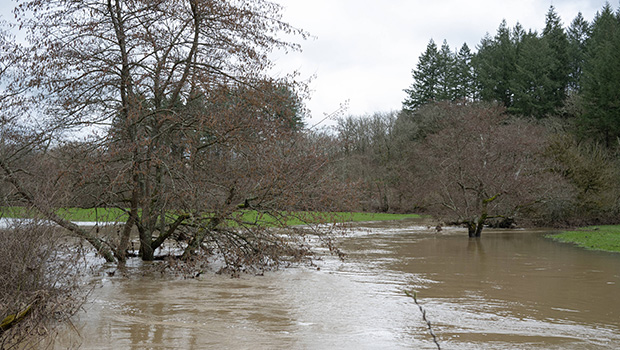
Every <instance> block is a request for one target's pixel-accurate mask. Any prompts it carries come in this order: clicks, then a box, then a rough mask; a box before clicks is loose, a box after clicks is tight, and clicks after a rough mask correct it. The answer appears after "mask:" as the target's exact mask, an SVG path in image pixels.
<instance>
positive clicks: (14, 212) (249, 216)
mask: <svg viewBox="0 0 620 350" xmlns="http://www.w3.org/2000/svg"><path fill="white" fill-rule="evenodd" d="M0 210H1V211H2V216H3V217H6V218H28V217H32V215H33V214H31V213H28V212H27V211H26V210H25V209H24V208H22V207H4V208H1V209H0ZM57 214H58V215H59V216H61V217H63V218H65V219H67V220H70V221H75V222H80V221H81V222H124V221H126V220H127V214H126V213H125V212H124V211H122V210H121V209H118V208H91V209H83V208H65V209H60V210H58V211H57ZM238 214H239V215H240V216H241V218H242V220H243V221H248V222H252V221H255V220H260V221H261V223H262V224H266V225H270V224H272V225H274V226H275V225H277V224H276V223H277V219H276V218H275V217H273V216H271V215H267V214H263V215H259V214H258V212H256V211H252V210H244V211H239V212H238ZM259 216H260V218H259ZM286 216H287V218H288V220H287V222H286V224H287V225H301V224H304V223H308V222H323V221H326V222H334V221H335V222H363V221H388V220H402V219H408V218H419V217H420V215H417V214H387V213H346V212H341V213H324V214H323V213H307V212H298V213H293V215H290V216H288V215H286ZM172 217H174V215H172Z"/></svg>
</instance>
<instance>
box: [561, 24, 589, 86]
mask: <svg viewBox="0 0 620 350" xmlns="http://www.w3.org/2000/svg"><path fill="white" fill-rule="evenodd" d="M566 34H567V38H568V57H569V62H568V65H569V81H568V92H569V93H571V92H578V91H579V89H580V85H579V82H580V80H581V74H582V71H583V65H584V61H585V57H586V40H587V39H588V37H589V36H590V24H589V23H588V21H586V20H585V19H584V18H583V15H582V14H581V12H579V13H578V14H577V17H575V19H574V20H573V21H572V22H571V25H570V27H568V30H567V33H566Z"/></svg>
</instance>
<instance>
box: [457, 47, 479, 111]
mask: <svg viewBox="0 0 620 350" xmlns="http://www.w3.org/2000/svg"><path fill="white" fill-rule="evenodd" d="M473 57H474V54H473V53H472V52H471V50H470V49H469V46H467V43H464V44H463V46H461V49H460V50H459V52H458V53H457V54H456V67H455V69H456V76H455V78H456V86H455V88H456V89H455V95H454V98H453V99H454V100H469V101H473V100H476V99H477V96H476V95H477V94H476V88H475V82H474V80H475V79H474V70H473V67H472V63H471V60H472V58H473Z"/></svg>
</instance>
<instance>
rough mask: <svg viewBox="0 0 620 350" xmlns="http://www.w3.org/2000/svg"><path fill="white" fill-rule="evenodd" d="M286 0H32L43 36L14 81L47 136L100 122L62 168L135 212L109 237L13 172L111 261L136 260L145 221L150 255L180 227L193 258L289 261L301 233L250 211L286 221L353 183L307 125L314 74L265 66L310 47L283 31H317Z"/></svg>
mask: <svg viewBox="0 0 620 350" xmlns="http://www.w3.org/2000/svg"><path fill="white" fill-rule="evenodd" d="M279 11H280V6H279V5H276V4H273V3H271V2H268V1H263V0H253V1H249V0H248V1H246V0H228V1H212V0H173V1H170V0H156V1H146V0H145V1H125V0H107V1H104V0H83V1H66V0H31V1H24V2H22V3H21V4H20V5H19V6H18V8H17V9H16V11H15V12H16V15H17V17H18V19H19V21H20V25H21V26H22V27H23V28H24V29H25V30H26V31H27V33H28V35H27V37H28V39H29V43H28V45H27V46H25V47H24V48H23V49H22V50H23V51H24V53H23V55H21V57H23V59H22V61H21V62H20V64H21V66H20V68H22V78H23V79H21V80H20V83H19V84H18V83H15V86H14V90H15V91H17V90H18V89H26V88H29V89H30V90H29V94H27V95H26V96H27V97H28V99H29V105H30V106H32V107H33V108H32V109H31V110H30V113H32V114H33V115H35V116H36V117H37V119H38V120H40V121H39V122H38V123H39V128H41V129H43V130H45V131H46V132H45V133H41V134H40V135H41V137H40V138H38V139H37V140H38V141H39V142H40V140H41V139H44V138H45V139H52V140H53V142H52V144H53V145H54V146H55V147H58V146H60V145H61V144H62V143H63V142H65V141H66V140H67V136H71V135H73V137H74V138H75V135H84V130H85V128H87V129H90V130H91V131H94V132H93V133H92V134H91V135H90V137H88V138H87V140H86V142H81V143H80V146H79V147H74V148H73V151H72V157H71V158H69V157H66V156H65V157H58V159H62V160H64V161H65V162H68V163H66V164H65V165H64V166H62V167H61V168H62V169H66V170H69V169H73V170H72V171H73V172H74V173H75V174H77V175H78V176H77V178H79V179H80V181H79V183H80V184H82V185H83V184H88V185H89V186H92V187H93V188H97V191H99V192H95V193H92V194H93V195H92V197H93V198H92V201H93V204H96V205H97V206H105V207H117V208H120V209H121V210H125V211H126V213H127V220H126V221H125V222H124V223H123V225H122V227H121V228H120V229H119V236H118V237H116V238H113V239H107V240H104V239H103V238H101V237H99V236H96V235H92V234H91V233H90V232H86V231H84V230H82V229H81V228H79V227H77V226H75V225H73V224H72V223H70V222H68V221H66V220H63V218H61V217H59V216H58V215H56V214H55V212H54V210H53V208H47V207H46V206H44V205H43V204H42V203H44V201H43V200H42V199H41V198H38V196H37V195H35V194H37V192H35V191H34V188H32V187H29V186H28V183H26V182H25V181H24V180H23V179H22V178H20V177H19V176H17V172H18V170H17V169H16V168H15V167H14V166H13V165H12V164H11V163H9V162H3V163H0V165H2V167H3V170H4V172H5V176H6V179H7V181H9V182H10V183H11V184H12V185H13V186H14V187H15V188H16V189H17V192H18V193H19V194H20V195H21V197H22V199H23V200H25V201H26V202H28V203H29V204H31V205H32V206H33V207H35V208H36V209H38V210H39V212H41V213H43V214H44V216H45V217H47V218H48V219H50V220H52V221H54V222H56V223H57V224H59V225H61V226H63V227H65V228H67V229H69V230H70V231H72V232H73V233H74V234H76V235H77V236H79V237H81V238H84V239H86V240H88V241H89V242H90V243H91V244H92V245H93V246H94V247H95V248H96V249H97V251H98V252H99V253H100V254H101V255H102V256H103V257H105V258H106V259H107V260H109V261H119V262H123V261H124V260H125V259H126V257H127V255H126V254H127V251H128V249H129V247H130V237H131V234H132V231H137V232H138V233H139V242H140V244H139V247H140V248H139V254H140V256H141V258H142V259H144V260H153V259H154V258H155V251H156V250H157V249H158V248H160V247H161V246H162V244H164V242H166V241H168V240H170V239H178V240H186V241H187V244H186V245H185V249H184V253H183V255H182V257H183V258H184V259H185V260H189V259H190V258H191V257H193V256H195V255H196V254H197V253H199V252H200V251H201V250H203V251H217V252H219V253H222V254H223V255H225V256H228V257H229V259H228V261H227V262H229V263H230V265H231V266H235V267H236V266H239V264H240V263H241V262H257V261H259V262H260V263H265V262H266V261H268V260H269V261H271V260H277V259H275V257H276V254H271V255H269V254H267V253H268V252H274V251H276V250H277V249H275V248H282V251H286V252H287V254H289V255H291V252H290V250H291V247H293V246H294V245H295V243H294V241H295V240H294V239H291V240H286V239H283V238H282V237H281V235H275V234H273V233H268V232H267V231H266V230H264V228H265V225H264V221H263V222H261V220H253V221H252V220H247V218H245V217H244V216H243V215H242V214H243V212H240V211H241V210H243V209H253V210H254V211H256V212H257V213H259V214H258V216H259V217H260V216H262V215H266V214H269V215H270V216H271V217H272V218H271V220H272V219H273V218H274V217H275V218H276V219H278V220H281V221H282V222H286V220H284V219H283V218H282V217H281V216H282V215H284V214H283V213H286V212H285V211H283V210H290V209H291V208H299V209H307V210H318V209H322V208H328V207H326V206H325V205H326V203H327V202H329V200H327V199H326V197H328V194H334V193H336V194H337V193H338V189H339V187H338V186H334V184H333V181H332V180H331V178H330V177H329V176H326V174H328V171H329V166H328V158H327V156H326V154H324V152H322V151H321V150H319V149H318V148H317V147H316V146H317V145H316V144H313V143H312V142H310V139H309V138H308V137H307V135H306V134H304V133H303V132H301V131H300V130H299V123H298V121H299V115H300V114H299V112H300V110H299V108H300V105H299V100H298V99H297V97H296V96H298V95H300V94H303V93H304V88H303V86H302V85H300V84H298V83H295V82H294V81H293V80H292V79H290V77H284V78H281V79H272V78H269V77H268V76H266V75H265V74H264V72H265V71H266V69H267V68H269V67H270V65H271V62H270V61H269V59H268V54H269V53H270V52H271V51H273V50H277V49H281V50H296V49H298V45H296V44H291V43H288V42H285V41H282V40H281V39H279V38H278V36H277V35H278V34H280V33H287V34H299V35H301V36H302V37H303V36H305V35H306V33H305V32H303V31H301V30H298V29H295V28H293V27H291V26H290V25H288V24H286V23H284V22H282V21H281V19H280V13H279ZM35 14H36V15H35ZM35 110H36V112H34V111H35ZM75 132H79V133H80V134H76V133H75ZM31 135H32V134H31ZM60 136H64V138H61V137H60ZM66 148H67V147H65V149H66ZM76 150H79V151H80V152H81V153H80V154H81V155H80V156H77V154H76V152H75V151H76ZM48 154H49V152H48ZM76 158H77V159H80V161H81V164H71V162H70V159H76ZM61 173H62V172H61ZM66 173H67V172H64V173H63V174H61V175H59V176H60V177H63V176H66ZM74 178H76V177H75V176H74ZM58 183H59V184H60V183H61V182H58ZM322 191H324V192H322ZM250 221H252V222H250ZM232 222H236V224H233V223H232ZM240 226H242V227H243V228H244V229H245V230H240V229H239V227H240ZM250 227H252V229H249V228H250ZM289 233H292V234H294V235H297V234H298V230H295V232H292V231H291V232H289ZM233 256H234V257H233ZM252 256H258V258H252Z"/></svg>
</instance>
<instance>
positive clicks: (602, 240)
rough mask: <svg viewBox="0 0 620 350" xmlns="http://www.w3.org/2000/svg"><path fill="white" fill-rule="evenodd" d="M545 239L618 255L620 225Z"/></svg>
mask: <svg viewBox="0 0 620 350" xmlns="http://www.w3.org/2000/svg"><path fill="white" fill-rule="evenodd" d="M547 237H549V238H551V239H553V240H555V241H558V242H563V243H573V244H575V245H577V246H579V247H582V248H586V249H589V250H602V251H606V252H616V253H620V225H602V226H589V227H584V228H580V229H577V230H575V231H566V232H562V233H560V234H554V235H549V236H547Z"/></svg>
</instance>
